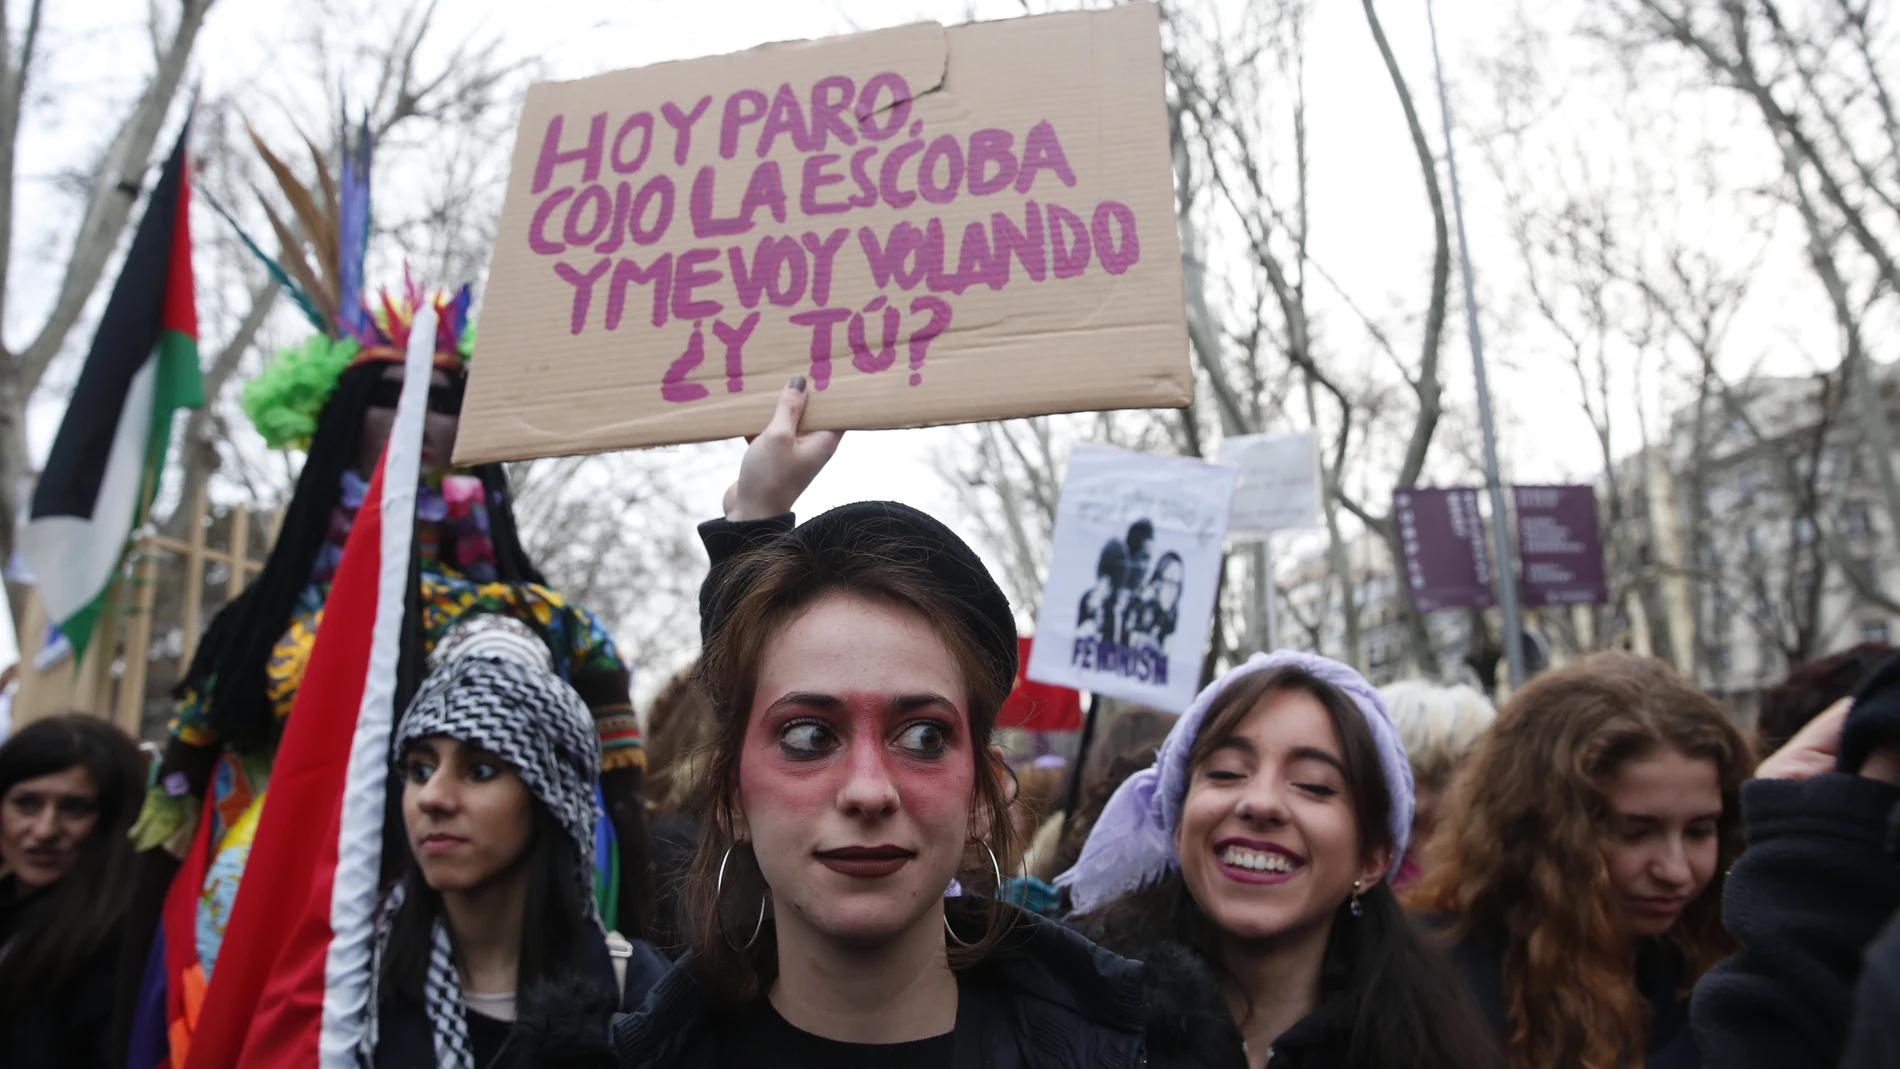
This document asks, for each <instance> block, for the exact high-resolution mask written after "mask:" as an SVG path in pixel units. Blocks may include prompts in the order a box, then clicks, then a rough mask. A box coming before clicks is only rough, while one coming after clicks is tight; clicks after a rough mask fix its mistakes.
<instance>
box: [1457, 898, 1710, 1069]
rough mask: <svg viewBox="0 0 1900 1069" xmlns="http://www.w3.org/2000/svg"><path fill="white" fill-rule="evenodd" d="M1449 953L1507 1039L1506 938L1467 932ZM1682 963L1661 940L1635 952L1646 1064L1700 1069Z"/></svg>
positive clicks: (1667, 1068)
mask: <svg viewBox="0 0 1900 1069" xmlns="http://www.w3.org/2000/svg"><path fill="white" fill-rule="evenodd" d="M1423 923H1424V925H1425V927H1427V928H1440V927H1442V926H1443V923H1442V920H1438V919H1435V918H1429V917H1428V918H1426V919H1425V920H1424V921H1423ZM1451 959H1452V962H1453V963H1454V964H1456V965H1457V966H1458V971H1459V972H1460V973H1463V974H1464V977H1465V982H1466V983H1468V984H1469V985H1470V986H1471V993H1472V995H1473V996H1474V997H1475V998H1476V999H1477V1003H1478V1011H1479V1013H1480V1014H1482V1015H1483V1017H1484V1021H1485V1023H1486V1024H1488V1025H1490V1027H1491V1030H1492V1032H1493V1033H1494V1034H1496V1035H1497V1037H1498V1040H1499V1043H1500V1044H1502V1043H1505V1042H1508V1041H1509V1038H1510V1032H1509V1030H1508V1026H1507V1025H1506V1023H1505V1013H1506V1007H1507V1006H1508V1004H1509V1000H1508V999H1507V998H1506V997H1505V989H1504V946H1503V943H1502V940H1501V939H1500V938H1486V937H1484V936H1481V935H1472V936H1469V937H1467V938H1466V939H1464V940H1463V941H1461V942H1459V943H1458V944H1457V945H1456V946H1454V947H1452V948H1451ZM1683 968H1684V963H1683V961H1682V957H1681V955H1680V954H1679V953H1678V952H1677V951H1675V950H1674V949H1673V948H1671V947H1668V946H1666V945H1665V944H1662V943H1658V942H1652V941H1645V943H1644V945H1643V947H1642V948H1641V949H1640V950H1639V951H1638V953H1637V956H1636V989H1637V991H1638V993H1639V994H1641V995H1642V996H1643V999H1644V1001H1646V1002H1647V1003H1648V1004H1649V1021H1650V1024H1649V1042H1648V1044H1647V1045H1646V1047H1645V1049H1644V1055H1643V1065H1644V1069H1698V1067H1699V1066H1701V1065H1702V1059H1701V1058H1700V1057H1699V1056H1698V1055H1697V1053H1696V1043H1695V1037H1694V1036H1693V1035H1692V1034H1691V1033H1690V1029H1689V1003H1688V1002H1687V1001H1686V1000H1685V999H1683V998H1682V997H1681V991H1682V983H1683ZM1710 1064H1711V1065H1720V1064H1722V1063H1721V1062H1711V1063H1710Z"/></svg>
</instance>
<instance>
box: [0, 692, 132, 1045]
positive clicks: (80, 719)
mask: <svg viewBox="0 0 1900 1069" xmlns="http://www.w3.org/2000/svg"><path fill="white" fill-rule="evenodd" d="M71 768H83V769H85V770H86V775H87V776H89V777H91V779H92V786H93V790H95V791H96V792H98V806H99V808H98V814H99V817H98V821H97V822H96V823H95V824H94V825H93V827H92V833H91V834H90V835H88V836H86V838H85V840H84V841H82V842H81V843H80V844H79V856H78V857H77V858H76V859H75V860H74V861H73V867H72V868H71V869H70V870H68V871H67V873H66V875H65V876H62V877H61V878H60V880H59V882H58V883H56V884H54V885H53V886H52V887H49V888H47V889H46V891H45V893H42V894H40V895H39V896H38V898H37V901H35V902H33V903H32V904H31V905H29V906H27V907H25V908H28V909H31V910H33V911H34V913H33V915H32V916H31V917H27V918H23V920H22V923H20V924H19V925H18V926H17V928H16V931H17V932H18V933H19V934H18V935H17V936H16V937H15V942H14V943H13V944H11V945H9V946H8V947H6V949H5V951H4V958H5V960H4V962H3V963H0V1018H4V1017H9V1016H11V1015H12V1014H13V1013H14V1011H15V1010H17V1009H18V1007H19V1006H20V1004H21V1002H23V1001H24V1000H25V999H26V998H27V996H28V995H29V994H41V993H44V992H47V991H56V990H58V989H59V987H60V985H62V984H64V983H65V982H66V981H67V980H69V979H71V978H72V976H73V974H74V973H76V972H78V971H79V969H80V968H81V967H83V966H84V965H85V964H86V963H87V961H88V960H89V959H90V958H91V957H92V956H93V954H94V953H96V952H97V951H98V950H99V948H100V947H101V946H103V945H104V944H105V942H106V940H107V939H108V938H109V937H110V936H111V935H112V932H113V930H114V929H115V928H116V927H118V924H119V921H120V919H121V918H122V917H123V916H124V915H125V908H126V906H127V904H128V903H129V902H130V901H131V898H132V841H131V840H130V839H129V838H127V832H129V831H130V830H131V827H132V819H133V818H134V817H135V816H137V815H138V810H139V803H140V801H141V799H142V798H143V796H144V793H145V791H144V787H145V758H144V755H143V754H140V753H139V750H138V747H137V746H136V745H134V744H133V742H132V740H131V739H130V738H128V737H126V734H125V733H124V732H123V731H120V730H119V729H118V728H116V727H113V726H112V725H111V724H108V723H106V722H105V721H103V720H100V719H98V718H97V717H91V716H86V715H84V714H81V713H66V714H64V715H61V716H51V717H47V718H46V719H44V720H36V721H34V722H33V723H31V724H28V725H27V726H25V727H23V728H21V729H20V730H19V731H18V732H17V733H15V734H14V736H13V737H12V738H11V739H8V740H7V742H6V745H4V746H0V797H4V796H5V795H6V793H7V792H8V791H10V790H12V789H13V786H14V784H16V783H20V782H23V781H25V780H30V779H38V778H39V777H41V776H50V775H54V774H56V773H60V772H65V771H66V770H68V769H71Z"/></svg>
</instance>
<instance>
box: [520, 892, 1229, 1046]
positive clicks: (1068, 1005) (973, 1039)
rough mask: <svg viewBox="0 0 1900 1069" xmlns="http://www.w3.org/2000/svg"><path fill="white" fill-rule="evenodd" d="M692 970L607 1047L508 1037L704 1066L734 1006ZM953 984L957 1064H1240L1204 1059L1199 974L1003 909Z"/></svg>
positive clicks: (568, 1029) (688, 964)
mask: <svg viewBox="0 0 1900 1069" xmlns="http://www.w3.org/2000/svg"><path fill="white" fill-rule="evenodd" d="M970 901H971V902H974V900H970ZM962 908H971V907H968V906H966V907H962ZM693 969H694V966H693V956H692V955H691V954H688V955H687V956H686V957H684V958H682V959H680V961H679V963H678V964H676V965H675V966H674V968H673V971H672V972H670V973H668V974H667V976H666V978H665V979H663V980H661V981H660V983H659V984H658V985H657V986H655V987H654V989H653V990H652V992H651V993H650V994H649V995H648V996H647V1001H646V1004H645V1005H644V1006H642V1007H641V1008H640V1011H639V1013H637V1014H634V1015H633V1016H630V1017H622V1018H619V1019H618V1020H617V1021H616V1022H615V1025H614V1028H613V1032H612V1036H611V1039H610V1040H609V1039H608V1038H607V1037H604V1036H602V1035H601V1034H600V1033H599V1032H598V1031H597V1030H594V1029H593V1028H592V1026H591V1025H590V1024H589V1023H588V1022H586V1021H579V1022H576V1021H572V1020H570V1021H568V1022H565V1023H562V1022H553V1023H550V1022H547V1021H544V1020H540V1019H537V1020H535V1021H533V1022H532V1023H531V1024H529V1023H524V1027H523V1029H522V1030H521V1031H519V1032H518V1033H517V1034H518V1037H519V1038H520V1039H521V1040H523V1041H524V1045H526V1046H527V1047H528V1055H529V1056H530V1057H532V1058H533V1059H534V1061H533V1063H532V1064H534V1065H535V1066H536V1067H537V1069H707V1067H710V1066H713V1065H715V1064H716V1063H715V1059H716V1058H718V1056H719V1053H720V1042H719V1041H720V1037H721V1036H722V1035H724V1034H726V1032H728V1031H729V1030H730V1029H732V1028H733V1027H734V1025H735V1022H736V1021H742V1020H743V1011H740V1012H739V1013H737V1014H735V1011H732V1010H730V1009H728V1008H726V1007H724V1006H721V1005H720V1004H718V1003H717V1002H716V1001H715V1000H714V998H713V996H712V995H711V994H710V993H709V992H708V991H707V990H706V988H704V987H703V986H702V985H701V983H700V981H699V979H698V978H697V977H696V976H695V975H694V971H693ZM957 980H958V984H957V992H958V1006H957V1023H956V1029H955V1033H954V1035H955V1040H954V1044H955V1053H954V1063H953V1064H955V1065H956V1066H957V1067H958V1069H963V1067H965V1066H971V1067H975V1066H982V1067H983V1069H1084V1067H1087V1069H1138V1067H1141V1066H1148V1067H1151V1069H1229V1067H1230V1066H1234V1065H1239V1064H1241V1063H1238V1062H1225V1061H1219V1060H1213V1059H1210V1058H1209V1057H1208V1055H1207V1051H1206V1049H1205V1046H1206V1038H1207V1035H1208V1034H1209V1032H1210V1029H1209V1028H1208V1027H1207V1026H1208V1024H1209V1023H1210V1022H1209V1019H1208V1017H1207V1015H1206V1013H1205V1012H1204V1010H1203V1005H1204V1001H1203V1000H1204V995H1205V991H1206V985H1207V984H1209V983H1211V981H1210V980H1208V979H1207V978H1206V977H1205V976H1181V975H1166V974H1164V973H1159V972H1157V971H1155V970H1152V969H1149V968H1146V967H1144V966H1142V965H1140V964H1137V963H1135V962H1132V961H1129V960H1127V959H1125V958H1121V957H1117V956H1116V955H1114V954H1110V953H1109V952H1107V951H1105V950H1103V949H1101V948H1100V947H1098V946H1096V945H1095V944H1093V943H1090V942H1089V941H1088V940H1086V939H1084V938H1082V937H1081V936H1080V935H1078V934H1076V933H1075V932H1072V931H1070V930H1068V929H1067V928H1064V927H1062V926H1061V925H1059V924H1056V923H1055V922H1053V921H1049V920H1045V919H1043V918H1041V917H1036V916H1033V915H1031V914H1028V913H1023V912H1020V911H1017V910H1014V909H1012V910H1011V917H1010V927H1009V931H1008V933H1007V934H1006V935H1005V936H1004V938H1003V939H1002V941H1001V942H1000V943H999V945H998V946H997V948H996V949H995V950H994V951H992V952H991V953H990V955H989V956H988V957H987V958H985V959H984V960H983V961H982V962H980V963H978V964H976V965H974V966H971V967H970V968H968V969H965V970H962V971H961V972H959V973H958V974H957ZM1222 1016H1223V1017H1224V1014H1223V1015H1222Z"/></svg>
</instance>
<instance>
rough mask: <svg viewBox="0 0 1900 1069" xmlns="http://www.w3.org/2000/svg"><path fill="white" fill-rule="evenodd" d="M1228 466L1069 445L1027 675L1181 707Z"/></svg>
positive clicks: (1211, 570) (1212, 581)
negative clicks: (1070, 446)
mask: <svg viewBox="0 0 1900 1069" xmlns="http://www.w3.org/2000/svg"><path fill="white" fill-rule="evenodd" d="M1233 496H1234V469H1232V468H1223V467H1216V466H1215V465H1212V464H1205V463H1202V462H1201V461H1198V460H1192V459H1189V458H1187V457H1157V456H1149V455H1147V454H1144V453H1124V452H1121V451H1120V450H1114V449H1098V448H1091V447H1082V448H1078V449H1076V450H1075V452H1073V453H1071V454H1070V455H1069V473H1068V477H1067V478H1066V479H1065V480H1064V481H1063V483H1062V496H1061V498H1060V499H1059V500H1058V501H1057V503H1056V528H1055V536H1054V539H1053V543H1054V545H1053V549H1052V552H1051V554H1050V558H1049V578H1048V580H1047V581H1046V582H1045V583H1044V585H1043V591H1042V611H1041V612H1039V613H1038V614H1037V615H1036V642H1035V646H1034V647H1033V648H1032V649H1031V651H1030V656H1029V671H1028V672H1027V673H1026V674H1027V675H1028V677H1029V678H1030V679H1033V680H1036V681H1037V682H1041V683H1054V684H1058V685H1060V686H1065V687H1074V688H1076V689H1079V690H1088V691H1093V692H1095V693H1097V694H1106V695H1108V696H1109V697H1112V698H1125V699H1127V700H1129V701H1136V702H1142V703H1144V704H1147V705H1152V706H1154V707H1155V708H1158V709H1167V710H1172V711H1174V712H1180V711H1181V710H1183V709H1186V708H1187V707H1188V703H1189V702H1191V701H1193V700H1194V695H1195V692H1196V691H1198V690H1200V686H1201V678H1200V677H1201V650H1202V647H1203V646H1204V645H1205V643H1206V640H1207V625H1208V621H1209V620H1210V619H1212V617H1213V612H1214V597H1215V593H1216V591H1217V588H1218V585H1219V582H1220V569H1221V548H1222V543H1223V542H1224V540H1225V539H1226V536H1227V509H1228V505H1229V504H1230V503H1231V502H1232V500H1233Z"/></svg>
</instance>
